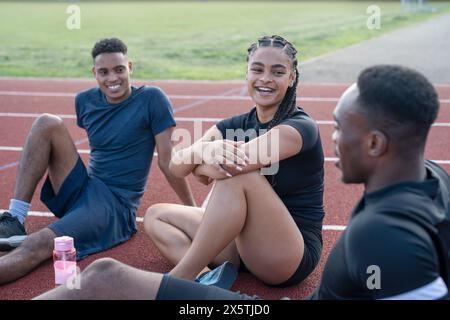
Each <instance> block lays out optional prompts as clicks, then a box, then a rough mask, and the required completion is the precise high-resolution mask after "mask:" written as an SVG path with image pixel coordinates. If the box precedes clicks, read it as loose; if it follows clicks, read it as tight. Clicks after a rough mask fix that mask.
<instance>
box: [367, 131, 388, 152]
mask: <svg viewBox="0 0 450 320" xmlns="http://www.w3.org/2000/svg"><path fill="white" fill-rule="evenodd" d="M388 144H389V141H388V137H387V136H386V134H385V133H384V132H382V131H379V130H373V131H371V132H370V133H369V140H368V154H369V156H371V157H380V156H382V155H383V154H384V153H386V152H387V150H388Z"/></svg>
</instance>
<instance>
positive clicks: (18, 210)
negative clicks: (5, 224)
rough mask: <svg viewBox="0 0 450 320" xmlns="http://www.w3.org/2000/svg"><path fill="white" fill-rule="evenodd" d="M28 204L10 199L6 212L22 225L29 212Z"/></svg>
mask: <svg viewBox="0 0 450 320" xmlns="http://www.w3.org/2000/svg"><path fill="white" fill-rule="evenodd" d="M30 206H31V205H30V204H29V203H28V202H25V201H21V200H16V199H11V200H10V202H9V210H8V212H9V213H10V214H11V215H12V216H13V217H16V218H17V219H18V220H19V222H20V223H21V224H23V223H24V221H25V218H26V217H27V214H28V210H30Z"/></svg>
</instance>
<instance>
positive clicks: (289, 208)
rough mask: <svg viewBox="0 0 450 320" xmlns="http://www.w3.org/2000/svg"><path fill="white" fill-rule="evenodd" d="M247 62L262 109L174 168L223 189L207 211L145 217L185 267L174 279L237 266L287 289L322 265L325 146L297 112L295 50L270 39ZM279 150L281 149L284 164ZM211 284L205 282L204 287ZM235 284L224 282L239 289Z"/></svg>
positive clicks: (226, 125)
mask: <svg viewBox="0 0 450 320" xmlns="http://www.w3.org/2000/svg"><path fill="white" fill-rule="evenodd" d="M247 52H248V69H247V70H248V71H247V88H248V91H249V94H250V96H251V98H252V100H253V102H254V107H253V108H252V109H251V110H250V112H248V113H245V114H241V115H237V116H235V117H232V118H229V119H225V120H222V121H220V122H219V123H217V124H216V125H215V126H213V127H212V128H210V129H209V130H208V131H207V132H206V134H205V135H204V136H203V137H202V139H200V140H198V141H197V142H195V143H194V144H193V145H192V146H190V147H187V148H184V149H182V150H179V151H178V152H177V153H176V154H175V155H174V156H173V157H172V160H171V163H170V170H171V172H172V173H173V174H174V175H176V176H178V177H185V176H187V175H189V174H190V173H193V174H194V175H195V176H197V177H198V178H199V180H200V181H204V182H205V184H207V183H209V182H210V181H211V180H215V185H214V187H213V192H212V194H211V197H210V200H209V202H208V205H207V207H206V209H203V208H194V207H188V206H180V205H175V204H158V205H154V206H152V207H150V209H149V210H148V211H147V214H146V216H145V229H146V232H147V233H148V234H149V235H150V237H151V238H152V240H153V242H154V243H155V245H156V246H157V247H158V249H159V250H160V251H161V253H162V254H163V256H165V257H166V258H167V259H168V260H169V261H170V262H172V263H173V264H175V265H176V266H175V268H174V269H173V270H172V271H171V272H170V274H171V275H173V276H177V277H180V278H185V279H194V278H195V277H196V276H197V274H198V273H200V272H201V271H202V269H203V268H205V267H206V266H208V265H209V266H217V265H219V264H221V265H222V266H221V267H220V268H218V269H216V270H214V271H213V272H212V274H216V273H219V274H220V270H223V269H224V267H223V266H224V264H223V263H224V262H225V261H230V262H231V263H232V264H233V265H234V266H235V267H240V268H241V270H243V271H249V272H251V273H253V274H254V275H255V276H256V277H258V278H259V279H260V280H262V281H263V282H265V283H267V284H270V285H276V286H282V287H285V286H290V285H294V284H298V283H300V282H301V281H303V280H304V279H305V278H306V277H307V276H308V275H309V274H310V273H311V272H312V271H313V270H314V268H315V267H316V265H317V263H318V261H319V259H320V255H321V251H322V220H323V217H324V210H323V160H324V159H323V151H322V144H321V140H320V135H319V131H318V127H317V124H316V123H315V121H314V120H313V119H312V118H311V117H309V115H307V114H306V113H305V112H304V111H303V109H302V108H300V107H297V105H296V93H295V92H296V89H297V83H298V81H297V80H298V71H297V58H296V52H297V50H296V49H295V48H294V46H293V45H292V43H290V42H289V41H287V40H285V39H284V38H282V37H280V36H263V37H261V38H259V39H258V41H257V42H255V43H254V44H252V45H251V46H250V48H249V49H248V50H247ZM248 131H253V132H256V133H257V135H255V136H253V137H248V139H247V138H246V139H245V140H240V139H242V135H240V134H238V132H248ZM230 133H233V134H232V135H230ZM274 137H278V139H276V140H275V141H274ZM267 141H270V143H267ZM271 144H277V145H278V150H279V152H278V153H277V154H274V153H272V152H271V150H270V149H271V148H272V147H271ZM211 149H212V150H214V156H212V157H208V156H207V154H206V153H205V150H211ZM269 150H270V151H269ZM205 154H206V157H205ZM261 154H264V155H269V157H268V159H264V160H263V159H262V157H261ZM192 159H194V161H192ZM248 159H250V160H248ZM253 159H255V161H253ZM272 164H278V166H277V170H276V171H270V172H266V173H263V169H266V167H267V166H268V165H272ZM264 174H266V175H264ZM225 265H226V264H225ZM217 270H219V271H217ZM225 273H227V272H225ZM227 274H233V273H232V272H229V273H227ZM204 278H205V277H199V278H198V279H197V280H198V281H199V282H201V283H203V282H202V279H204ZM206 278H208V277H206ZM212 278H214V277H212ZM233 280H234V279H231V281H230V279H228V277H227V279H226V280H225V281H220V280H219V282H220V283H227V285H230V283H231V284H232V283H233ZM208 284H210V283H208ZM216 285H219V284H217V283H216ZM224 288H225V287H224Z"/></svg>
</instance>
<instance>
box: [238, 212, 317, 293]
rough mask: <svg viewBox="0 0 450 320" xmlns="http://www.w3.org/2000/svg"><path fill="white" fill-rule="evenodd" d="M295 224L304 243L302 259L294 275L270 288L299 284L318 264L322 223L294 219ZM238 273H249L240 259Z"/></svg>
mask: <svg viewBox="0 0 450 320" xmlns="http://www.w3.org/2000/svg"><path fill="white" fill-rule="evenodd" d="M296 224H297V226H298V228H299V230H300V232H301V233H302V236H303V241H304V252H303V258H302V261H301V262H300V265H299V266H298V268H297V270H296V271H295V272H294V274H293V275H292V276H291V277H290V278H289V279H288V280H286V281H285V282H283V283H280V284H277V285H269V286H272V287H280V288H284V287H289V286H293V285H296V284H299V283H300V282H302V281H303V280H305V279H306V277H307V276H309V275H310V274H311V272H313V270H314V269H315V268H316V266H317V264H318V263H319V260H320V256H321V254H322V247H323V242H322V222H321V221H318V222H316V221H309V220H303V219H302V220H300V219H296ZM239 271H242V272H250V271H249V270H248V269H247V267H246V265H245V264H244V261H242V259H241V264H240V267H239Z"/></svg>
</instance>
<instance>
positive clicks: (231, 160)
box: [196, 140, 249, 171]
mask: <svg viewBox="0 0 450 320" xmlns="http://www.w3.org/2000/svg"><path fill="white" fill-rule="evenodd" d="M243 144H244V142H243V141H238V142H236V141H231V140H215V141H207V142H202V144H201V148H196V152H197V154H196V157H197V159H198V158H201V159H202V162H203V163H204V164H208V165H214V166H215V168H216V169H217V170H218V171H225V170H223V168H222V166H221V165H227V166H232V167H235V168H236V170H238V171H241V170H242V167H243V166H244V167H245V166H246V165H247V164H248V162H249V159H248V158H247V155H246V154H245V150H244V148H242V147H241V146H242V145H243ZM199 152H201V154H198V153H199Z"/></svg>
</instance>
